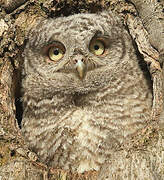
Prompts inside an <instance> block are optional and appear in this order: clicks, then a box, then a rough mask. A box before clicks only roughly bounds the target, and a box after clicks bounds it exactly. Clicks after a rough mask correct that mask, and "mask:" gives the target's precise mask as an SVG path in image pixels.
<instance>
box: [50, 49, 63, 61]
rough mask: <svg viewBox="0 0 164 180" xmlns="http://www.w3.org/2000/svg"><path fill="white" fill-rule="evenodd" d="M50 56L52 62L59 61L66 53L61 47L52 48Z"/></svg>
mask: <svg viewBox="0 0 164 180" xmlns="http://www.w3.org/2000/svg"><path fill="white" fill-rule="evenodd" d="M48 56H49V58H50V59H51V60H52V61H59V60H60V59H61V58H62V57H63V56H64V51H63V50H62V48H60V47H56V46H53V47H50V48H49V50H48Z"/></svg>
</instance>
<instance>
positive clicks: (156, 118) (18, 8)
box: [0, 0, 164, 180]
mask: <svg viewBox="0 0 164 180" xmlns="http://www.w3.org/2000/svg"><path fill="white" fill-rule="evenodd" d="M101 10H111V11H116V12H117V13H119V14H120V16H121V17H122V20H123V22H124V24H125V26H126V27H127V28H128V30H129V33H130V34H131V36H132V38H133V39H134V41H135V43H136V46H137V48H138V51H139V53H140V54H141V55H142V56H143V57H144V60H145V62H146V63H147V65H148V69H149V71H150V74H151V76H152V81H153V107H152V114H151V117H152V118H151V119H150V124H149V126H148V127H146V128H145V129H143V131H142V132H140V133H139V134H138V135H136V136H135V137H133V138H132V139H130V140H129V141H128V142H127V144H126V145H124V146H122V147H121V149H119V150H118V151H117V152H115V153H113V154H112V156H111V159H110V160H108V161H107V162H106V163H105V165H104V166H103V167H102V170H101V173H100V174H99V175H98V176H97V172H87V173H85V174H72V173H70V172H67V171H64V170H61V169H53V168H51V167H47V166H46V165H44V164H41V163H40V162H39V160H38V158H37V156H36V154H35V153H33V152H31V151H29V150H28V148H27V146H26V143H25V141H24V139H23V137H22V135H21V129H20V127H19V126H20V119H21V113H22V109H21V101H20V99H19V89H20V84H19V83H20V81H21V79H20V76H19V72H20V68H21V63H22V59H21V53H22V51H23V47H24V44H25V40H26V39H27V38H28V32H29V30H30V29H31V28H32V27H33V26H34V25H35V23H36V22H37V20H38V19H40V18H47V17H54V18H55V17H57V16H61V15H64V16H68V15H70V14H75V13H80V12H98V11H101ZM163 62H164V0H101V1H98V0H93V1H91V0H79V1H78V0H74V1H73V0H40V1H39V0H38V1H35V0H1V1H0V180H8V179H13V180H15V179H20V180H23V179H26V180H28V179H31V180H33V179H34V180H35V179H36V180H37V179H38V180H40V179H50V180H51V179H55V180H68V179H75V180H78V179H79V180H80V179H81V180H95V179H98V180H105V179H106V180H110V179H111V180H118V179H128V180H131V179H137V180H139V179H148V180H151V179H152V180H153V179H157V180H158V179H164V147H163V146H164V118H163V119H162V117H164V115H162V114H164V112H163V109H164V108H163V68H164V66H163ZM109 171H110V172H111V173H110V174H107V173H106V172H109Z"/></svg>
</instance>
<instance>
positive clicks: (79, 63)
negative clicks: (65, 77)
mask: <svg viewBox="0 0 164 180" xmlns="http://www.w3.org/2000/svg"><path fill="white" fill-rule="evenodd" d="M75 66H76V70H77V72H78V74H79V77H80V78H81V79H83V78H84V75H85V64H84V63H83V62H82V61H81V60H78V61H77V63H76V65H75Z"/></svg>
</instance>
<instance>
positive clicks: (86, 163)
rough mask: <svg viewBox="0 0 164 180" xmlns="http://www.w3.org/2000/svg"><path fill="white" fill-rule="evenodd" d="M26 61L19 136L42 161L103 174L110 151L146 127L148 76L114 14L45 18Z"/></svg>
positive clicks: (149, 102) (36, 30)
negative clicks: (102, 170)
mask: <svg viewBox="0 0 164 180" xmlns="http://www.w3.org/2000/svg"><path fill="white" fill-rule="evenodd" d="M23 57H24V65H23V72H22V92H23V108H24V109H23V110H24V112H23V120H22V132H23V135H24V137H25V140H26V141H27V143H28V145H29V148H30V149H31V150H33V151H34V152H36V153H37V154H38V156H39V158H40V161H41V162H44V163H46V164H47V165H49V166H52V167H54V168H62V169H69V170H71V171H73V172H79V173H82V172H84V171H89V170H99V169H100V167H101V166H102V164H103V163H104V161H105V160H106V159H107V158H109V156H110V150H112V149H113V150H114V149H115V148H116V147H118V146H120V144H121V143H124V142H125V141H126V140H127V139H128V138H129V137H131V136H132V135H133V134H135V133H136V132H138V130H140V129H141V128H143V127H144V126H146V124H147V120H148V119H149V117H150V112H151V106H152V89H151V87H152V84H151V80H150V76H149V74H148V73H147V72H145V69H146V68H145V67H144V66H145V65H144V63H143V62H142V61H143V60H142V59H141V58H138V57H137V56H136V52H135V48H134V44H133V42H132V39H131V37H130V35H129V34H128V32H127V30H126V29H125V27H124V26H123V24H122V22H121V20H120V19H119V17H117V15H115V14H112V13H111V12H101V13H99V14H76V15H72V16H68V17H59V18H56V19H47V20H43V21H41V22H40V23H38V25H37V26H36V27H35V28H34V29H33V30H32V31H31V33H30V35H29V41H28V43H27V45H26V47H25V50H24V54H23ZM144 68H145V69H144Z"/></svg>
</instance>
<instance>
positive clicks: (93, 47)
mask: <svg viewBox="0 0 164 180" xmlns="http://www.w3.org/2000/svg"><path fill="white" fill-rule="evenodd" d="M90 51H91V52H92V53H93V54H95V55H96V56H100V55H102V54H104V52H105V46H104V43H103V42H102V41H100V40H96V41H92V42H91V44H90Z"/></svg>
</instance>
